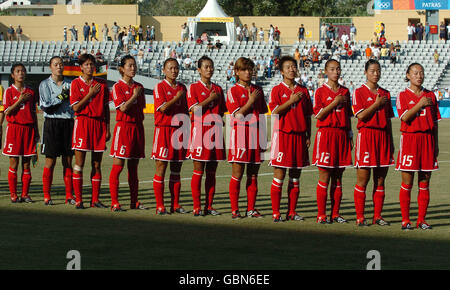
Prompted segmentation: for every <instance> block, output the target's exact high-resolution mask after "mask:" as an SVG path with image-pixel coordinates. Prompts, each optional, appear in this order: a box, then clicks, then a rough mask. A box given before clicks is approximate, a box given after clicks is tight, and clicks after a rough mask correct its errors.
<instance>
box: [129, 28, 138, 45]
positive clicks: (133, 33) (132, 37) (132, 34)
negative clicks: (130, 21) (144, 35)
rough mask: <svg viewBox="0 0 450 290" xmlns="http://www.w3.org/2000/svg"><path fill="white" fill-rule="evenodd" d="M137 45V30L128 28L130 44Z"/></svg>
mask: <svg viewBox="0 0 450 290" xmlns="http://www.w3.org/2000/svg"><path fill="white" fill-rule="evenodd" d="M135 43H136V30H135V29H134V27H133V26H131V25H129V26H128V44H129V45H133V44H135Z"/></svg>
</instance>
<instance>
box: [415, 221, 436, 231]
mask: <svg viewBox="0 0 450 290" xmlns="http://www.w3.org/2000/svg"><path fill="white" fill-rule="evenodd" d="M416 227H417V228H418V229H421V230H431V229H432V228H433V227H432V226H430V225H429V224H427V223H426V222H420V223H417V226H416Z"/></svg>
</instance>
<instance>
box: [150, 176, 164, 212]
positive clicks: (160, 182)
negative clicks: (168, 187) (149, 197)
mask: <svg viewBox="0 0 450 290" xmlns="http://www.w3.org/2000/svg"><path fill="white" fill-rule="evenodd" d="M153 192H154V193H155V200H156V208H157V209H163V208H164V178H163V177H161V176H158V175H156V174H155V176H154V177H153Z"/></svg>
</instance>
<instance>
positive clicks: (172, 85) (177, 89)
mask: <svg viewBox="0 0 450 290" xmlns="http://www.w3.org/2000/svg"><path fill="white" fill-rule="evenodd" d="M163 72H164V75H165V78H164V80H163V81H162V82H160V83H159V84H157V85H156V87H155V90H154V100H155V114H154V115H155V132H154V136H153V149H152V159H155V165H156V172H155V176H154V178H153V190H154V192H155V198H156V214H159V215H165V214H167V211H166V208H165V207H164V176H165V174H166V169H167V165H168V163H170V179H169V190H170V196H171V206H170V212H171V213H175V212H176V213H181V214H184V213H186V211H185V210H184V208H183V207H182V206H181V205H180V203H179V200H180V189H181V181H180V171H181V166H182V164H183V163H182V162H183V161H184V160H185V159H186V153H187V147H188V142H189V137H188V135H189V124H190V121H189V115H188V107H187V102H186V86H185V85H184V84H182V83H179V82H177V77H178V73H179V72H180V67H179V65H178V61H177V60H176V59H174V58H168V59H166V60H165V61H164V64H163Z"/></svg>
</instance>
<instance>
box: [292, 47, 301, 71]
mask: <svg viewBox="0 0 450 290" xmlns="http://www.w3.org/2000/svg"><path fill="white" fill-rule="evenodd" d="M301 57H302V55H301V54H300V51H299V49H298V48H296V49H295V52H294V59H295V60H296V61H297V67H299V66H300V58H301Z"/></svg>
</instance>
